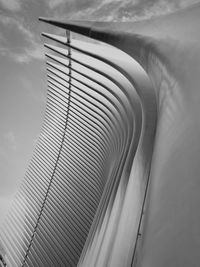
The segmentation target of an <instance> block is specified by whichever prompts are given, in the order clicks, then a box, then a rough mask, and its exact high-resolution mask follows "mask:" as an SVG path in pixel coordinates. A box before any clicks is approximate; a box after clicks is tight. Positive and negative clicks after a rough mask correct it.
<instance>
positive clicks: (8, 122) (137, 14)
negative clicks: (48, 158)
mask: <svg viewBox="0 0 200 267" xmlns="http://www.w3.org/2000/svg"><path fill="white" fill-rule="evenodd" d="M199 1H200V0H123V1H121V0H0V225H1V223H2V221H3V219H4V217H5V215H6V212H7V211H8V209H9V206H10V203H11V201H12V199H13V196H14V195H15V193H16V191H17V188H18V186H19V184H20V182H21V181H22V179H23V177H24V174H25V171H26V168H27V166H28V163H29V161H30V159H31V155H32V153H33V150H34V146H35V144H36V142H37V138H38V135H39V132H40V128H41V125H42V119H43V117H44V112H45V101H46V91H47V85H46V70H45V58H44V53H45V49H44V47H43V42H44V40H43V39H42V38H41V32H43V31H46V32H50V33H54V32H55V31H57V29H53V28H52V27H51V26H48V25H45V24H44V23H42V22H39V21H38V17H39V16H42V17H49V18H57V19H61V20H65V19H78V20H98V21H138V20H143V19H148V18H151V17H154V16H160V15H163V14H165V13H171V12H174V11H176V10H179V9H181V8H184V7H186V6H189V5H191V4H194V3H197V2H199Z"/></svg>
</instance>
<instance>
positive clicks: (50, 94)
mask: <svg viewBox="0 0 200 267" xmlns="http://www.w3.org/2000/svg"><path fill="white" fill-rule="evenodd" d="M43 36H45V37H46V38H48V39H51V40H53V41H56V42H57V43H58V46H54V45H50V44H45V47H46V48H47V49H48V52H47V53H46V58H47V84H48V91H47V103H46V113H45V117H44V122H43V125H42V128H41V133H40V136H39V139H38V142H37V145H36V148H35V151H34V154H33V158H32V160H31V162H30V165H29V168H28V170H27V173H26V176H25V179H24V181H23V183H22V185H21V188H20V190H19V192H18V194H17V196H16V198H15V201H14V204H13V207H12V209H11V211H10V215H9V216H8V218H7V220H6V224H5V226H4V229H3V231H2V233H1V242H2V244H3V245H4V248H5V251H6V256H5V259H6V262H7V264H8V266H12V267H14V266H69V267H70V266H77V264H78V261H79V259H80V256H81V253H82V258H81V259H83V258H84V257H85V262H86V265H87V253H88V251H89V250H88V248H89V247H90V244H93V242H95V236H96V232H98V229H99V230H100V229H104V230H103V231H105V227H104V226H105V225H106V224H107V222H106V221H105V218H107V219H106V220H107V221H108V218H109V216H110V215H109V212H108V211H111V210H112V208H113V206H114V205H115V204H114V203H115V198H116V192H118V190H119V188H123V190H122V189H120V191H121V192H123V191H124V190H126V185H127V183H128V180H129V178H128V177H129V174H130V170H131V166H132V162H133V158H134V156H135V153H136V151H137V147H138V143H139V139H140V134H141V131H142V123H141V121H142V120H141V118H142V116H143V113H144V110H143V109H142V106H141V101H140V99H139V96H138V92H137V90H136V89H135V86H136V87H138V84H137V81H135V80H134V79H133V77H132V75H131V74H130V71H128V70H127V69H126V68H125V67H124V66H126V64H128V66H131V65H130V63H127V62H126V63H124V60H123V59H122V58H120V56H121V55H120V53H119V51H117V50H116V49H114V48H113V51H114V52H113V53H114V54H115V55H116V57H114V60H113V58H112V57H113V56H112V55H111V54H109V53H107V54H106V56H104V55H103V52H102V51H103V50H104V46H102V45H101V44H99V45H97V44H92V43H87V42H83V41H77V40H71V39H70V37H69V32H67V37H61V36H56V35H52V34H46V33H44V34H43ZM106 49H108V51H112V49H111V48H106ZM109 49H111V50H109ZM106 51H107V50H106ZM118 53H119V54H118ZM118 56H119V58H118ZM125 61H126V60H125ZM133 68H134V66H133ZM138 157H140V156H138ZM141 158H142V156H141ZM139 171H140V170H139ZM145 179H146V178H145ZM145 186H146V180H145V182H144V185H142V190H143V191H144V188H146V187H145ZM124 194H125V193H123V194H122V195H121V199H122V200H123V198H124ZM142 200H143V197H141V203H142ZM122 202H123V201H122ZM138 210H139V211H138V214H139V213H141V210H142V205H140V208H139V209H138ZM138 218H139V217H138ZM138 225H139V221H138ZM102 227H103V228H102ZM103 236H104V233H103V232H102V231H100V239H99V241H98V242H96V243H95V247H98V246H100V243H101V240H102V237H103ZM135 238H136V237H135ZM86 240H87V241H86ZM133 243H134V241H133ZM93 246H94V245H93ZM93 246H91V249H93ZM83 248H84V250H83ZM91 251H92V250H91ZM90 253H92V252H90ZM86 265H84V266H86ZM88 266H89V265H88ZM90 266H95V265H90Z"/></svg>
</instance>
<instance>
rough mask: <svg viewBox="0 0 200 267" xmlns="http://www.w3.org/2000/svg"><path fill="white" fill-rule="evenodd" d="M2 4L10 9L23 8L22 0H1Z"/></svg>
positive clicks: (0, 3)
mask: <svg viewBox="0 0 200 267" xmlns="http://www.w3.org/2000/svg"><path fill="white" fill-rule="evenodd" d="M0 6H2V7H4V8H5V9H8V10H10V11H19V10H20V9H21V1H20V0H0Z"/></svg>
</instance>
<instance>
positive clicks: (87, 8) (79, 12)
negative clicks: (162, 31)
mask: <svg viewBox="0 0 200 267" xmlns="http://www.w3.org/2000/svg"><path fill="white" fill-rule="evenodd" d="M50 2H51V1H50ZM55 2H56V4H55V6H54V12H53V16H54V17H57V18H62V19H80V20H82V19H83V20H103V21H137V20H142V19H147V18H151V17H154V16H160V15H163V14H166V13H171V12H174V11H175V10H177V9H180V8H182V7H186V6H189V5H191V4H194V3H197V2H199V0H191V1H187V0H176V1H173V0H124V1H120V0H96V1H94V0H83V1H78V0H74V1H73V2H72V1H71V0H69V1H65V3H63V2H64V1H62V0H57V1H55ZM49 7H51V4H49Z"/></svg>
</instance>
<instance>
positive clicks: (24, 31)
mask: <svg viewBox="0 0 200 267" xmlns="http://www.w3.org/2000/svg"><path fill="white" fill-rule="evenodd" d="M0 23H1V25H2V27H3V28H4V33H1V35H0V54H1V55H6V56H8V57H10V58H12V59H13V60H15V61H17V62H20V63H27V62H30V61H31V60H32V59H44V53H43V47H42V45H41V43H40V41H38V38H36V36H35V35H34V33H33V32H32V31H31V30H30V29H29V28H28V27H26V26H25V23H24V21H23V20H21V19H20V18H16V17H11V16H6V15H1V16H0Z"/></svg>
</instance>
